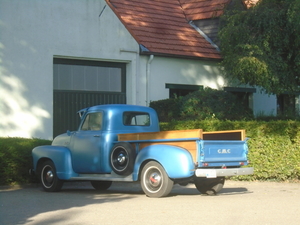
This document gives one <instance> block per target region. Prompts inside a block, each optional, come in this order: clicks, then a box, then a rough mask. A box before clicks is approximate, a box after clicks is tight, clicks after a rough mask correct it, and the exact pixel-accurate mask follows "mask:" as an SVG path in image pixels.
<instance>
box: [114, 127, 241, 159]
mask: <svg viewBox="0 0 300 225" xmlns="http://www.w3.org/2000/svg"><path fill="white" fill-rule="evenodd" d="M245 139H246V134H245V130H227V131H214V132H203V130H202V129H193V130H173V131H160V132H146V133H129V134H119V135H118V141H129V142H131V143H133V144H134V143H136V142H138V143H139V149H143V148H144V147H146V146H149V145H155V144H162V142H163V144H166V145H174V146H178V147H182V148H184V149H186V150H188V151H189V152H190V153H191V155H192V157H193V160H194V161H195V162H197V161H199V160H208V161H211V160H213V159H217V157H220V155H218V150H219V149H227V148H228V146H232V147H233V148H234V149H235V150H234V151H232V153H231V154H234V155H235V156H234V157H235V158H236V160H238V159H242V158H244V157H241V156H242V155H244V154H243V153H242V151H239V150H238V149H239V148H240V146H241V145H243V143H244V141H245ZM201 141H202V147H203V149H201V150H202V151H205V157H201V156H200V155H201V154H200V152H199V153H198V154H197V149H198V145H199V142H201ZM203 141H204V142H203ZM227 141H229V142H227ZM238 155H239V156H238ZM221 158H222V159H223V160H224V156H222V157H221ZM218 161H220V159H219V160H218Z"/></svg>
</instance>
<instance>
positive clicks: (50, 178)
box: [45, 170, 53, 183]
mask: <svg viewBox="0 0 300 225" xmlns="http://www.w3.org/2000/svg"><path fill="white" fill-rule="evenodd" d="M45 179H46V181H47V182H48V183H52V181H53V172H52V171H51V170H49V171H47V173H46V177H45Z"/></svg>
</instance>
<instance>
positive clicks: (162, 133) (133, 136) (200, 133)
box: [118, 129, 203, 141]
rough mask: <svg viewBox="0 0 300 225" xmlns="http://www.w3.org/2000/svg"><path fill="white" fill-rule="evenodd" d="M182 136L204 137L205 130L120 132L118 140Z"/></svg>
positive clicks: (178, 137)
mask: <svg viewBox="0 0 300 225" xmlns="http://www.w3.org/2000/svg"><path fill="white" fill-rule="evenodd" d="M180 138H201V139H203V131H202V129H193V130H170V131H160V132H144V133H129V134H118V141H134V140H154V139H180Z"/></svg>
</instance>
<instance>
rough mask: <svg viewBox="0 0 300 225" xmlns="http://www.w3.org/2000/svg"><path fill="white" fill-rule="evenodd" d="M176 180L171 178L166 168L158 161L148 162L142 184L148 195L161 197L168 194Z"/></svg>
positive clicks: (144, 169)
mask: <svg viewBox="0 0 300 225" xmlns="http://www.w3.org/2000/svg"><path fill="white" fill-rule="evenodd" d="M173 184H174V182H173V181H172V180H171V179H170V178H169V176H168V174H167V173H166V171H165V170H164V168H163V167H162V166H161V165H160V164H159V163H157V162H154V161H150V162H148V163H147V164H146V165H145V166H144V168H143V170H142V176H141V186H142V189H143V191H144V193H145V194H146V195H147V196H148V197H153V198H160V197H165V196H167V195H168V194H169V193H170V192H171V190H172V188H173Z"/></svg>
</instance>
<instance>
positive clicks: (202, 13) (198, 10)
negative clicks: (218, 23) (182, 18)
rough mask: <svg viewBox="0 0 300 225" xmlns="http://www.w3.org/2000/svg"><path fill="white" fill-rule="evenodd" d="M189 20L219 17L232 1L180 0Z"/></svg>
mask: <svg viewBox="0 0 300 225" xmlns="http://www.w3.org/2000/svg"><path fill="white" fill-rule="evenodd" d="M179 1H180V3H181V5H182V8H183V10H184V13H185V15H186V17H187V19H188V20H202V19H209V18H214V17H219V16H221V15H222V14H223V9H224V7H225V6H226V4H227V3H228V2H229V1H230V0H179Z"/></svg>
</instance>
